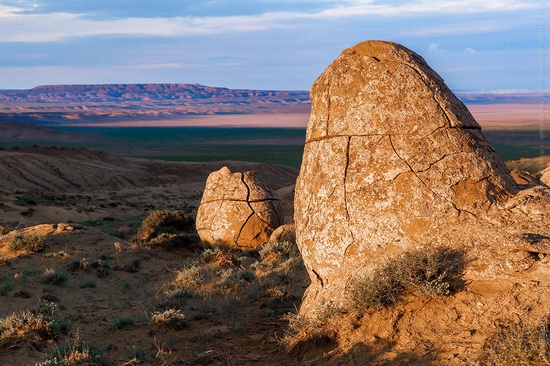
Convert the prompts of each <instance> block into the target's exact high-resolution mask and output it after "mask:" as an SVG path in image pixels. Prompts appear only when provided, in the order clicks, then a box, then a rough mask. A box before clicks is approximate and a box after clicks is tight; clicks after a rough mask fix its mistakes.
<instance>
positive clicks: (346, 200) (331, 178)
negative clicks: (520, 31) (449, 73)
mask: <svg viewBox="0 0 550 366" xmlns="http://www.w3.org/2000/svg"><path fill="white" fill-rule="evenodd" d="M311 100H312V112H311V118H310V120H309V124H308V128H307V137H306V145H305V151H304V154H303V162H302V166H301V171H300V175H299V177H298V181H297V185H296V195H295V223H296V236H297V243H298V246H299V248H300V250H301V253H302V255H303V258H304V262H305V265H306V267H307V269H308V271H309V274H310V278H311V281H312V284H311V285H310V287H309V288H308V290H307V293H306V295H305V298H304V302H303V304H302V307H301V310H300V312H301V314H303V315H304V316H312V314H314V313H315V311H316V310H318V309H320V308H322V307H323V304H326V303H330V302H335V303H336V304H335V306H339V305H341V302H342V301H344V299H345V298H346V289H347V286H348V285H349V284H350V283H353V281H354V278H355V277H356V276H359V275H360V274H361V273H365V272H368V271H369V270H371V269H373V268H374V266H375V265H376V264H377V263H379V262H380V261H381V260H383V259H384V258H388V257H392V256H395V255H399V254H400V253H402V252H404V251H406V250H412V249H415V248H418V247H430V246H437V245H442V244H445V245H450V246H455V247H458V248H461V249H465V248H468V249H467V250H468V251H469V252H470V253H473V255H474V256H476V257H482V258H484V260H486V261H485V262H483V263H481V264H480V263H478V264H477V265H478V269H479V270H480V271H481V269H480V268H483V270H484V271H486V272H484V275H485V276H486V275H487V274H488V273H491V274H493V275H494V273H495V272H492V271H496V270H497V269H496V268H498V267H499V266H500V268H505V267H506V268H508V269H510V270H512V271H513V270H515V269H517V268H515V269H512V268H510V267H514V264H511V263H512V261H507V260H506V259H505V258H506V253H505V251H503V249H502V245H503V243H508V245H510V246H512V244H511V243H516V244H514V245H518V246H521V245H524V244H525V243H523V244H522V241H521V240H522V239H520V238H521V233H522V232H524V231H526V230H528V231H529V232H532V233H537V235H545V236H548V235H549V234H550V232H549V230H550V226H549V225H547V223H548V222H547V221H546V220H547V216H546V215H547V214H548V210H546V212H545V213H543V212H544V210H545V208H548V202H549V198H550V196H549V195H548V189H547V188H544V187H539V188H536V189H535V188H531V189H530V190H529V193H526V191H522V193H518V187H517V186H516V183H515V182H514V181H513V179H512V178H511V176H510V174H509V171H508V169H507V168H506V166H505V165H504V164H503V162H502V161H501V160H500V159H499V157H498V156H497V155H496V153H495V151H494V150H493V148H492V147H491V145H490V144H489V143H488V141H487V140H486V139H485V137H484V135H483V134H482V132H481V128H480V126H479V125H478V123H477V122H476V121H475V120H474V118H473V117H472V115H471V114H470V112H469V111H468V109H467V108H466V107H465V106H464V104H463V103H462V102H461V101H460V100H459V99H458V98H457V97H456V96H455V95H454V94H453V93H452V92H451V91H450V90H449V89H448V88H447V86H446V85H445V83H444V82H443V80H442V79H441V78H440V77H439V75H438V74H437V73H436V72H435V71H434V70H432V69H431V68H430V67H429V66H428V64H427V63H426V62H425V61H424V59H423V58H422V57H420V56H419V55H417V54H416V53H414V52H412V51H410V50H408V49H407V48H405V47H403V46H401V45H398V44H395V43H391V42H382V41H367V42H363V43H360V44H358V45H356V46H354V47H351V48H349V49H347V50H345V51H343V53H342V54H341V55H340V56H339V57H338V58H337V59H336V60H335V61H334V62H333V63H332V64H331V65H330V66H329V67H328V68H327V69H326V70H325V71H324V72H323V73H322V74H321V75H320V76H319V78H318V79H317V80H316V81H315V83H314V85H313V86H312V88H311ZM526 196H529V197H531V199H530V200H527V199H526ZM526 205H527V206H526ZM526 212H529V213H531V214H533V215H531V216H529V215H527V216H526ZM535 213H536V214H535ZM545 223H546V224H545ZM503 231H505V233H503ZM488 233H490V234H488ZM480 251H484V254H480ZM516 254H517V253H516ZM516 254H514V256H516ZM520 256H524V257H525V258H524V259H526V260H528V259H527V258H528V256H529V254H528V253H527V252H525V253H523V254H522V255H520ZM522 258H523V257H522ZM508 269H507V270H508ZM482 272H483V271H482Z"/></svg>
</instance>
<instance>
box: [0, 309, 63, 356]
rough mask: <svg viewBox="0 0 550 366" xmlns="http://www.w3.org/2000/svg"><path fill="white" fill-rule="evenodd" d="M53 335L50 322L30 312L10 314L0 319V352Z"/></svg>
mask: <svg viewBox="0 0 550 366" xmlns="http://www.w3.org/2000/svg"><path fill="white" fill-rule="evenodd" d="M52 335H53V333H52V321H51V320H49V319H47V318H46V317H45V316H44V315H42V314H34V313H32V312H30V311H23V312H21V313H12V314H10V315H8V316H7V317H5V318H2V319H0V352H2V351H4V350H6V349H9V348H11V347H13V346H15V345H17V344H20V343H22V342H23V341H25V340H28V341H30V340H32V339H34V338H35V337H38V338H39V339H48V338H50V337H51V336H52Z"/></svg>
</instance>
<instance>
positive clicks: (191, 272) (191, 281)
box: [174, 265, 204, 289]
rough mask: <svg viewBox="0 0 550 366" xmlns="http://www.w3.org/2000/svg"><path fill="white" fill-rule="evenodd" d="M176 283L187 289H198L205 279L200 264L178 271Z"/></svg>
mask: <svg viewBox="0 0 550 366" xmlns="http://www.w3.org/2000/svg"><path fill="white" fill-rule="evenodd" d="M176 273H177V276H176V279H175V280H174V284H176V285H178V286H179V287H183V288H187V289H196V288H198V287H200V286H201V284H202V283H203V281H204V273H203V271H202V269H201V267H199V266H198V265H192V266H190V267H187V268H184V269H180V270H178V271H177V272H176Z"/></svg>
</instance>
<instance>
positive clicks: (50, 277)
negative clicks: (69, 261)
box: [43, 269, 69, 286]
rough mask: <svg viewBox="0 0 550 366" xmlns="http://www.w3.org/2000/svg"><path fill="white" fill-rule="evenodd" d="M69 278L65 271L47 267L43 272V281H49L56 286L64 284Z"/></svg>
mask: <svg viewBox="0 0 550 366" xmlns="http://www.w3.org/2000/svg"><path fill="white" fill-rule="evenodd" d="M68 280H69V275H68V274H66V273H65V272H61V271H54V270H53V269H47V270H46V271H45V272H44V279H43V281H44V283H49V284H52V285H56V286H64V285H65V283H67V281H68Z"/></svg>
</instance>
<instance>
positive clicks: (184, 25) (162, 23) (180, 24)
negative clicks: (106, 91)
mask: <svg viewBox="0 0 550 366" xmlns="http://www.w3.org/2000/svg"><path fill="white" fill-rule="evenodd" d="M334 4H335V5H334V7H333V8H331V9H328V10H323V11H317V12H305V11H304V12H269V13H264V14H260V15H242V16H216V17H213V16H208V17H171V18H145V17H139V18H138V17H134V18H109V19H101V20H100V19H90V18H89V17H86V14H74V13H64V12H58V13H49V14H38V13H32V14H28V13H25V12H24V11H25V10H28V9H24V8H17V7H13V6H2V5H0V20H1V21H0V42H51V41H57V40H60V39H64V38H68V37H85V36H97V35H111V34H118V35H141V36H192V35H208V34H226V33H231V32H256V31H262V30H266V29H272V28H278V27H289V26H292V25H293V24H295V23H296V21H298V20H300V19H304V20H307V19H313V20H323V19H340V18H349V17H365V16H393V17H399V16H410V15H411V14H412V15H433V14H438V15H439V14H444V13H447V14H458V13H483V12H494V11H512V10H519V9H528V8H536V7H537V4H534V3H525V2H516V1H510V0H445V1H432V0H416V1H408V2H404V3H400V4H393V5H390V4H380V3H378V2H376V1H373V0H348V1H344V0H342V1H337V2H334ZM471 25H472V26H470V27H462V26H461V27H454V28H453V27H441V28H428V29H424V30H416V31H412V32H410V33H408V34H409V35H412V36H415V35H416V36H429V35H434V34H437V35H442V34H466V33H476V32H491V31H495V30H499V29H501V28H502V27H503V25H502V24H496V23H474V24H471ZM415 32H416V33H415Z"/></svg>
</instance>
